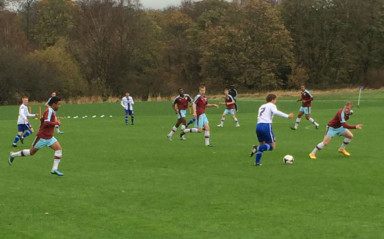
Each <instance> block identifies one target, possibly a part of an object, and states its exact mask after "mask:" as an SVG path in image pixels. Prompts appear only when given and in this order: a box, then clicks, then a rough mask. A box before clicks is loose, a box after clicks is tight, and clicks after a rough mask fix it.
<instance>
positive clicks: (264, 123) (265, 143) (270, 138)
mask: <svg viewBox="0 0 384 239" xmlns="http://www.w3.org/2000/svg"><path fill="white" fill-rule="evenodd" d="M266 100H267V103H266V104H263V105H262V106H260V108H259V112H258V117H257V126H256V134H257V139H258V140H259V144H260V145H259V146H257V145H254V146H253V149H252V152H251V154H250V157H252V156H253V155H254V154H255V153H256V160H255V164H254V165H255V166H261V163H260V161H261V157H262V156H263V152H264V151H268V150H269V151H272V150H273V149H275V148H276V142H275V136H274V134H273V131H272V119H273V116H275V115H277V116H280V117H284V118H289V119H292V118H293V113H290V114H285V113H283V112H281V111H279V110H277V107H276V100H277V97H276V95H274V94H269V95H268V96H267V98H266Z"/></svg>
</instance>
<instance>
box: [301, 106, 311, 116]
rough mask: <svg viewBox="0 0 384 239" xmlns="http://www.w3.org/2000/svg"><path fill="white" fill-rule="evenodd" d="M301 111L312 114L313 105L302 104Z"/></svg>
mask: <svg viewBox="0 0 384 239" xmlns="http://www.w3.org/2000/svg"><path fill="white" fill-rule="evenodd" d="M300 111H301V112H304V114H306V115H307V114H310V113H311V107H303V106H301V107H300Z"/></svg>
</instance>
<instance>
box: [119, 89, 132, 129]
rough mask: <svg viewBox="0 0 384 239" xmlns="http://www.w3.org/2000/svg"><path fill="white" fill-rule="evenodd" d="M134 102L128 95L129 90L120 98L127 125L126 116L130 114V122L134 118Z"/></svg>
mask: <svg viewBox="0 0 384 239" xmlns="http://www.w3.org/2000/svg"><path fill="white" fill-rule="evenodd" d="M134 104H135V102H134V101H133V98H132V96H130V95H129V92H127V93H125V96H124V97H123V99H122V100H121V106H123V108H124V110H125V124H126V125H128V116H131V124H132V125H133V122H134V120H135V116H134V114H133V105H134Z"/></svg>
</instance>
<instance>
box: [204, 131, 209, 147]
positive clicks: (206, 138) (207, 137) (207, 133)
mask: <svg viewBox="0 0 384 239" xmlns="http://www.w3.org/2000/svg"><path fill="white" fill-rule="evenodd" d="M204 135H205V145H209V131H205V133H204Z"/></svg>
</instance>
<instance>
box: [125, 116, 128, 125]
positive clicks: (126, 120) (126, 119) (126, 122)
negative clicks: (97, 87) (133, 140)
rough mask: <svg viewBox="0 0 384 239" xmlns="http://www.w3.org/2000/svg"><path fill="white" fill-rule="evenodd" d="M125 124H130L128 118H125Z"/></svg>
mask: <svg viewBox="0 0 384 239" xmlns="http://www.w3.org/2000/svg"><path fill="white" fill-rule="evenodd" d="M125 124H128V116H125Z"/></svg>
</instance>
